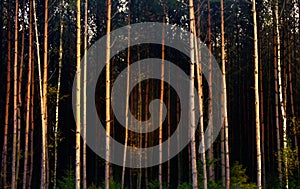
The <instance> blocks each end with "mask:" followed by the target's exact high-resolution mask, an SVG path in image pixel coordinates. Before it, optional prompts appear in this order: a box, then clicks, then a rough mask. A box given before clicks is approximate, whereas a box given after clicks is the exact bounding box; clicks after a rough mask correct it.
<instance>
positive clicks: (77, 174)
mask: <svg viewBox="0 0 300 189" xmlns="http://www.w3.org/2000/svg"><path fill="white" fill-rule="evenodd" d="M76 8H77V15H76V28H77V30H76V31H77V32H76V64H77V69H76V162H75V166H76V168H75V179H76V181H75V188H76V189H80V183H81V180H80V129H81V100H80V98H81V64H80V57H81V54H80V45H81V41H80V40H81V39H80V35H81V26H80V0H77V1H76Z"/></svg>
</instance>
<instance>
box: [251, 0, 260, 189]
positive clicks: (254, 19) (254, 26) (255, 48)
mask: <svg viewBox="0 0 300 189" xmlns="http://www.w3.org/2000/svg"><path fill="white" fill-rule="evenodd" d="M252 12H253V29H254V93H255V125H256V153H257V155H256V157H257V188H259V189H260V188H262V185H261V150H260V120H259V116H260V115H259V93H258V43H257V18H256V5H255V0H252Z"/></svg>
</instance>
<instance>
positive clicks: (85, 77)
mask: <svg viewBox="0 0 300 189" xmlns="http://www.w3.org/2000/svg"><path fill="white" fill-rule="evenodd" d="M83 41H84V47H83V48H84V67H83V130H82V132H83V145H82V148H83V149H82V151H83V157H82V161H83V162H82V166H83V170H82V172H83V189H87V184H86V168H87V167H86V86H87V53H88V0H85V15H84V40H83Z"/></svg>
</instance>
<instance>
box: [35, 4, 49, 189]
mask: <svg viewBox="0 0 300 189" xmlns="http://www.w3.org/2000/svg"><path fill="white" fill-rule="evenodd" d="M33 17H34V19H33V20H34V28H35V37H36V46H37V47H36V49H37V62H38V74H39V96H40V106H41V118H42V157H41V183H40V188H41V189H43V188H45V186H46V185H45V182H46V173H45V171H43V170H46V159H45V158H46V157H45V144H46V141H45V137H44V133H45V128H46V125H45V106H44V100H43V99H44V95H43V86H42V72H41V58H40V43H39V35H38V33H39V32H38V28H37V17H36V4H35V0H33Z"/></svg>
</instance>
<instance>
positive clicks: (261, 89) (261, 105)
mask: <svg viewBox="0 0 300 189" xmlns="http://www.w3.org/2000/svg"><path fill="white" fill-rule="evenodd" d="M259 51H260V53H262V41H260V43H259ZM262 61H263V60H262V56H261V54H260V57H259V100H260V125H261V156H262V179H263V180H262V185H263V188H266V172H265V171H266V165H265V122H264V93H263V62H262Z"/></svg>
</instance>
